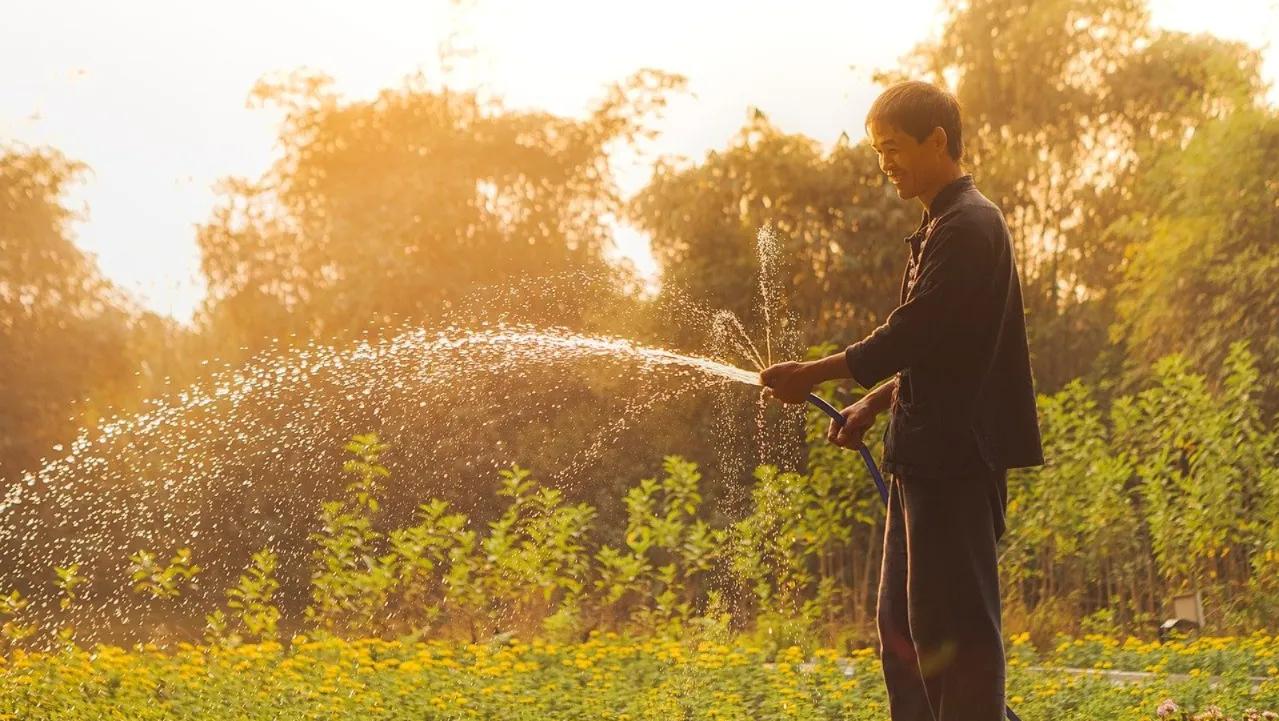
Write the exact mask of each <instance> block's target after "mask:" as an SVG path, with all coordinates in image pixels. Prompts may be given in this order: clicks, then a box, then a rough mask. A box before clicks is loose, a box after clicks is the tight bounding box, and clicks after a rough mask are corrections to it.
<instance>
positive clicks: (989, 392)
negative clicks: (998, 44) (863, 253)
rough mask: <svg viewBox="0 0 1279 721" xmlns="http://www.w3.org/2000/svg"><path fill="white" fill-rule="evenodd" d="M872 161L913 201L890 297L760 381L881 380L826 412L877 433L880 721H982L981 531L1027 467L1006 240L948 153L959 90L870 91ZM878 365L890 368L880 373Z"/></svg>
mask: <svg viewBox="0 0 1279 721" xmlns="http://www.w3.org/2000/svg"><path fill="white" fill-rule="evenodd" d="M866 128H867V132H868V134H869V136H870V139H871V146H872V147H873V148H874V149H875V152H876V153H877V154H878V156H879V167H880V170H882V171H883V172H884V174H886V175H887V176H888V179H889V180H890V181H891V182H892V184H893V186H894V187H895V188H896V190H897V194H898V196H900V197H901V198H903V199H910V198H918V199H919V202H920V204H921V205H922V206H923V208H924V211H923V218H922V220H921V221H920V224H919V228H918V229H917V230H916V231H915V232H914V233H912V234H911V235H910V236H909V237H907V238H906V241H907V243H908V244H909V246H910V256H909V260H908V262H907V264H906V273H905V276H904V277H903V279H902V289H901V305H900V306H898V308H897V309H896V310H894V311H893V312H892V313H891V314H889V316H888V319H887V320H886V321H885V322H884V324H883V325H881V326H880V327H878V328H876V329H875V330H874V331H873V332H872V333H871V334H870V335H869V336H867V337H866V338H864V339H863V340H861V341H859V342H857V343H854V344H853V345H851V346H849V347H848V348H847V350H845V351H844V352H842V353H836V354H834V355H832V356H830V357H827V358H824V359H822V360H818V361H812V362H807V363H780V364H777V365H774V366H772V367H770V368H767V369H766V370H764V371H763V373H761V374H760V378H761V380H762V382H763V384H764V385H765V386H766V387H767V390H766V391H765V393H766V394H769V395H771V396H772V397H774V398H776V399H778V400H780V401H783V402H787V403H801V402H803V401H804V400H805V398H806V397H807V395H808V393H809V392H810V391H811V390H812V388H813V386H815V385H817V384H818V383H821V382H823V381H827V380H833V379H836V378H847V377H851V378H853V379H855V380H856V381H857V382H858V383H859V384H861V385H862V386H863V387H865V388H868V389H869V388H872V387H874V386H875V385H876V384H877V383H879V382H880V381H881V380H884V379H886V378H887V379H888V381H887V382H886V383H884V384H882V385H880V386H879V387H877V388H875V389H874V390H872V391H870V392H869V393H867V394H866V395H865V396H863V397H862V398H861V399H860V400H858V401H857V402H856V403H854V404H852V405H850V406H848V407H847V408H845V409H844V410H843V415H844V418H845V420H846V422H845V424H844V425H843V427H842V428H841V427H839V426H837V425H836V424H835V423H833V422H832V423H831V426H830V431H829V438H830V440H831V441H832V442H833V443H835V444H837V445H840V446H844V447H855V446H856V445H857V444H859V443H861V441H862V437H863V435H864V434H865V433H866V430H867V429H869V428H870V426H871V424H872V423H873V422H874V419H875V416H876V415H877V414H879V413H880V412H881V411H883V410H885V409H887V408H889V407H890V406H891V409H892V412H891V414H890V416H889V424H888V430H887V432H886V433H885V435H884V470H885V471H887V472H888V474H889V479H888V487H889V499H888V514H887V521H886V523H885V528H884V557H883V563H882V565H881V568H880V579H879V603H878V611H877V622H878V629H879V638H880V655H881V658H882V660H883V668H884V680H885V682H886V683H887V686H888V698H889V706H890V710H891V713H892V718H893V721H924V720H927V721H997V720H998V719H1000V718H1001V717H1002V716H1003V711H1004V651H1003V639H1002V636H1001V633H1000V609H999V577H998V572H997V568H996V543H997V542H998V541H999V538H1000V536H1002V535H1003V532H1004V512H1005V509H1006V505H1007V483H1006V477H1007V469H1009V468H1017V467H1026V466H1037V465H1042V464H1043V462H1044V459H1043V450H1042V448H1041V446H1040V437H1039V425H1038V418H1037V416H1036V409H1035V391H1034V385H1033V381H1032V379H1031V370H1030V353H1029V349H1028V347H1027V344H1026V323H1025V316H1024V313H1023V309H1022V300H1021V284H1020V282H1019V281H1018V278H1017V268H1016V265H1015V263H1014V257H1013V249H1012V240H1011V238H1010V236H1009V233H1008V227H1007V226H1006V225H1005V223H1004V217H1003V214H1002V213H1001V212H1000V210H999V208H998V207H996V206H995V205H994V204H993V203H991V202H990V201H989V200H987V199H986V198H985V197H984V196H983V195H982V194H981V193H980V192H978V191H977V189H976V188H975V187H974V185H973V179H972V176H971V175H966V174H965V173H964V171H963V169H962V167H961V165H960V159H961V158H962V157H963V136H962V128H961V124H960V117H959V103H958V102H957V101H956V100H955V98H954V97H953V96H952V95H951V94H950V93H947V92H945V91H944V90H941V89H939V88H936V87H934V86H932V85H929V84H927V83H922V82H905V83H900V84H898V85H894V86H892V87H890V88H888V89H887V90H885V91H884V93H883V94H882V95H880V96H879V98H877V99H876V100H875V102H874V104H873V105H872V106H871V109H870V113H869V115H868V116H867V120H866ZM890 376H891V378H890Z"/></svg>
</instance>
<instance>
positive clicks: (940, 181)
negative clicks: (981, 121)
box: [866, 80, 964, 199]
mask: <svg viewBox="0 0 1279 721" xmlns="http://www.w3.org/2000/svg"><path fill="white" fill-rule="evenodd" d="M866 133H867V135H869V136H870V140H871V147H873V148H874V149H875V152H876V154H878V155H879V169H880V170H882V171H883V172H884V174H885V175H887V176H888V179H889V180H891V181H892V183H893V186H894V187H895V188H897V194H898V196H900V197H901V198H903V199H909V198H914V197H918V196H919V195H920V194H921V193H922V194H928V193H935V192H936V191H937V189H938V188H940V187H941V186H943V185H945V184H946V183H947V182H949V181H950V180H951V179H953V178H954V177H955V175H956V173H957V172H958V170H959V160H960V158H962V157H963V155H964V138H963V126H962V125H961V123H960V120H959V101H957V100H955V96H954V95H951V94H950V93H948V92H946V91H945V90H942V89H941V88H938V87H936V86H934V85H929V84H928V83H923V82H919V81H915V80H912V81H907V82H904V83H898V84H896V85H893V86H892V87H890V88H888V89H887V90H885V91H884V92H883V93H881V94H880V96H879V97H878V98H876V99H875V102H874V103H873V104H872V105H871V106H870V112H869V113H867V115H866Z"/></svg>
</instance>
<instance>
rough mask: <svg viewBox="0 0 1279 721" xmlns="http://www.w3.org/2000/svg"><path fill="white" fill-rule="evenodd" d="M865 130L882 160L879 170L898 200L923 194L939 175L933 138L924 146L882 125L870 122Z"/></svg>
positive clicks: (895, 129)
mask: <svg viewBox="0 0 1279 721" xmlns="http://www.w3.org/2000/svg"><path fill="white" fill-rule="evenodd" d="M866 129H867V131H868V132H869V133H870V145H871V147H872V148H874V150H875V153H876V155H878V156H879V169H880V170H881V171H882V172H883V173H884V175H887V176H888V180H889V181H891V182H892V184H893V187H894V188H896V189H897V196H898V197H899V198H901V199H903V200H909V199H911V198H914V197H916V196H918V195H919V194H920V193H921V192H923V190H924V189H925V188H927V187H928V185H929V184H930V183H931V182H932V178H933V177H935V175H936V174H937V168H936V165H937V158H936V157H935V156H936V154H937V153H936V150H935V149H934V148H932V147H930V146H929V140H930V138H925V139H924V142H922V143H921V142H919V141H917V140H915V139H914V138H913V137H911V135H910V134H909V133H907V132H904V131H903V130H901V129H900V128H897V127H896V126H893V125H888V124H885V123H881V122H871V123H869V124H868V125H867V126H866ZM934 132H935V131H934Z"/></svg>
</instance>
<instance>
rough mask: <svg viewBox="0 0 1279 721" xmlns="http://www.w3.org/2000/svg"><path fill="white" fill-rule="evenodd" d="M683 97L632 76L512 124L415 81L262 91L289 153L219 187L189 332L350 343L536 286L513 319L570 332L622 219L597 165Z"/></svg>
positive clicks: (606, 175) (255, 342)
mask: <svg viewBox="0 0 1279 721" xmlns="http://www.w3.org/2000/svg"><path fill="white" fill-rule="evenodd" d="M682 82H683V81H682V79H681V78H679V77H676V76H671V75H666V74H663V73H660V72H656V71H641V72H639V73H637V74H635V75H634V76H633V77H631V78H630V79H629V80H628V81H627V82H625V83H622V84H619V85H616V86H614V87H612V88H611V89H610V90H609V93H608V95H607V97H606V98H605V99H604V100H603V101H601V102H600V103H599V104H598V105H597V106H596V107H595V108H594V109H593V111H592V113H591V114H590V115H589V117H587V118H586V119H584V120H576V119H571V118H562V117H557V116H554V115H550V114H547V113H542V112H536V111H527V112H524V111H510V110H506V109H503V108H502V107H501V106H500V105H497V104H486V103H482V102H481V101H480V100H478V99H477V98H476V96H475V95H474V94H473V93H467V92H459V91H454V90H449V89H443V90H432V89H430V88H428V87H427V85H426V83H425V81H423V80H422V79H421V78H416V79H411V80H410V81H408V82H407V83H406V84H405V86H404V87H403V88H401V89H399V90H388V91H384V92H382V93H381V94H380V95H379V96H378V97H377V98H376V99H374V100H371V101H351V102H346V101H343V100H341V99H340V98H339V97H337V96H336V95H334V94H333V93H332V92H331V91H330V90H329V88H328V79H327V78H324V77H317V76H305V75H294V76H291V77H288V78H286V79H284V80H282V81H263V82H260V83H259V84H258V85H257V86H256V87H255V89H254V91H253V95H252V97H253V98H255V99H257V100H259V101H261V102H264V103H273V104H275V105H278V106H279V107H281V108H282V109H283V111H284V115H285V119H284V124H283V127H282V129H281V133H280V145H281V146H282V147H283V153H282V155H281V157H280V158H279V159H278V161H277V162H276V164H275V166H274V167H273V168H272V170H271V171H270V172H269V173H267V174H266V176H264V177H263V178H262V179H260V180H258V181H256V182H249V181H245V180H242V179H231V180H228V181H226V182H225V183H224V185H223V201H222V203H221V205H220V206H219V207H218V208H217V209H216V210H215V212H214V216H213V218H212V219H211V220H210V222H209V223H207V224H205V225H204V226H202V227H201V228H200V231H199V244H200V248H201V251H202V253H203V261H202V264H203V269H204V273H205V275H206V277H207V279H208V283H209V301H208V302H207V303H206V304H205V306H204V307H203V309H202V310H201V313H200V321H201V323H202V324H203V325H204V326H205V327H206V328H207V329H208V330H209V332H210V333H212V334H213V335H215V336H218V337H224V338H228V339H229V342H230V343H234V344H235V345H232V346H231V347H235V346H236V345H240V344H247V345H249V346H250V347H258V346H260V345H261V343H262V342H263V339H266V338H271V337H284V336H287V335H289V334H290V333H295V334H297V335H299V336H301V337H303V338H319V339H325V340H328V339H336V338H349V337H351V336H353V335H356V334H357V333H358V331H359V330H361V329H367V328H370V327H379V326H383V327H384V326H391V325H397V324H399V323H402V322H414V323H421V322H424V321H431V320H437V319H440V318H442V317H446V316H448V317H449V320H456V319H455V318H453V317H452V315H453V314H454V313H461V312H463V311H462V310H461V306H464V305H465V304H466V301H467V299H468V297H469V296H472V295H473V294H475V293H477V292H489V291H487V290H485V289H486V288H492V287H501V286H504V285H506V284H508V283H511V282H515V281H518V280H521V279H523V280H527V279H529V278H539V279H543V280H544V283H545V284H546V285H548V286H550V287H552V288H554V291H555V292H550V291H545V292H542V293H540V294H533V296H532V297H527V296H526V297H524V298H521V299H519V300H520V303H519V304H518V305H517V306H515V307H513V308H508V309H507V310H510V311H512V312H514V313H515V314H517V315H519V316H521V317H522V318H524V319H527V320H538V321H548V320H549V321H554V322H561V323H570V322H573V321H575V320H578V318H576V317H575V316H574V311H577V312H578V314H579V315H580V314H584V313H585V314H589V313H590V311H588V310H586V309H587V308H589V307H590V306H593V305H597V304H600V303H603V304H604V305H605V306H606V307H607V304H608V300H609V299H608V298H607V297H603V298H602V297H599V296H598V294H597V293H588V292H581V291H580V290H578V292H577V293H576V295H575V293H574V291H575V289H581V288H582V287H583V285H584V284H583V283H582V282H581V281H580V280H577V277H578V276H586V277H599V276H601V275H609V274H613V273H615V271H614V270H613V269H611V268H610V267H609V266H608V265H607V263H606V262H605V259H604V250H605V249H606V248H607V246H608V244H609V243H610V242H611V238H610V235H609V230H608V228H607V225H606V220H607V217H608V216H609V215H610V213H613V212H614V211H615V210H616V208H617V205H618V200H617V191H616V189H615V187H614V183H613V180H612V176H611V171H610V168H609V166H608V162H607V156H606V151H607V150H608V149H609V148H610V147H611V146H612V145H613V144H615V143H625V142H630V141H632V140H633V139H635V138H636V137H638V136H640V135H642V134H644V133H646V132H647V131H646V130H645V129H644V126H643V122H644V119H645V117H646V116H647V115H649V114H650V113H652V112H655V111H657V110H659V109H660V108H661V107H662V106H663V105H664V103H665V93H666V92H667V91H669V90H671V89H674V88H678V87H679V86H680V85H681V84H682ZM570 276H573V277H570ZM605 285H606V287H609V288H614V289H618V288H622V287H624V285H625V284H624V283H620V282H616V279H614V281H613V282H609V283H606V284H605ZM615 292H616V291H615ZM618 295H621V294H620V293H618ZM594 317H600V316H599V315H596V316H594Z"/></svg>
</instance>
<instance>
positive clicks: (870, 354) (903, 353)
mask: <svg viewBox="0 0 1279 721" xmlns="http://www.w3.org/2000/svg"><path fill="white" fill-rule="evenodd" d="M985 241H986V238H985V237H984V235H983V234H982V232H981V231H980V229H977V228H971V227H966V226H963V225H956V226H943V227H941V228H939V229H938V230H937V231H936V233H935V235H934V236H933V237H932V238H930V239H929V240H928V248H927V249H926V250H925V253H924V257H923V258H922V259H921V261H920V268H919V276H918V278H917V279H916V281H915V290H914V292H913V293H912V294H911V297H910V299H909V300H907V301H906V302H905V303H903V304H901V305H900V306H898V307H897V308H896V309H895V310H894V311H893V312H892V313H889V314H888V319H887V320H885V321H884V324H883V325H881V326H879V327H878V328H876V329H875V330H874V331H872V332H871V334H870V335H868V336H866V337H865V338H863V339H862V340H860V341H858V342H856V343H854V344H852V345H850V346H849V347H848V348H847V350H845V351H844V365H845V366H846V368H847V372H848V374H849V375H851V376H852V377H853V379H855V380H856V381H857V382H858V383H860V384H861V385H862V386H863V387H866V388H869V387H871V386H872V385H874V384H875V383H878V382H879V381H880V380H881V379H883V378H886V377H888V376H890V375H892V374H894V373H896V372H897V371H900V370H902V369H903V368H909V367H910V366H912V365H914V364H915V363H918V362H919V361H920V360H921V359H923V358H924V357H926V356H927V355H928V353H930V352H932V350H933V349H934V348H935V346H936V344H937V341H938V339H939V338H940V337H941V336H942V333H941V332H940V331H941V330H942V329H944V328H946V327H948V326H949V325H950V324H951V323H953V322H954V319H955V317H956V315H957V314H958V313H960V312H962V311H963V309H964V308H966V307H968V305H969V303H968V301H969V300H970V298H971V297H972V295H973V294H974V293H975V292H976V291H977V289H978V288H980V287H981V284H982V283H984V282H986V281H988V280H989V277H990V272H991V271H990V269H991V266H992V264H993V258H990V257H989V255H990V250H989V245H988V244H987V243H986V242H985Z"/></svg>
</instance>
